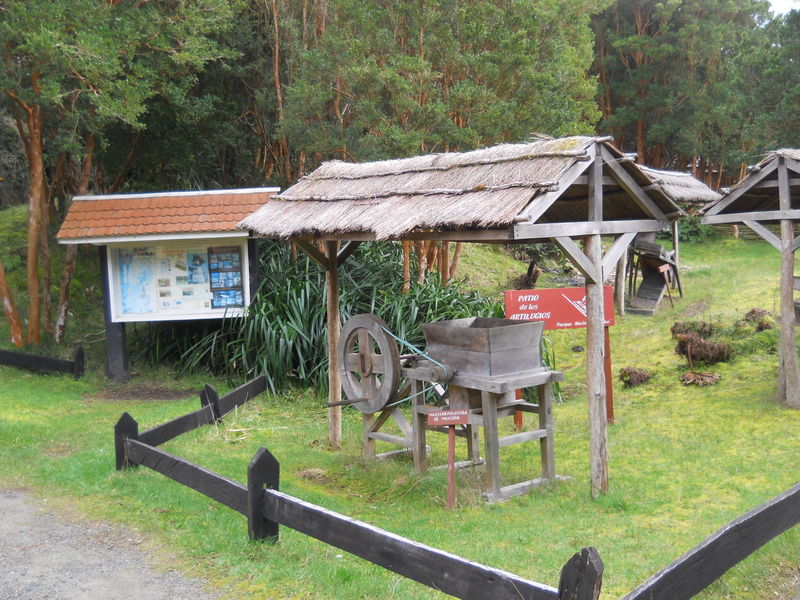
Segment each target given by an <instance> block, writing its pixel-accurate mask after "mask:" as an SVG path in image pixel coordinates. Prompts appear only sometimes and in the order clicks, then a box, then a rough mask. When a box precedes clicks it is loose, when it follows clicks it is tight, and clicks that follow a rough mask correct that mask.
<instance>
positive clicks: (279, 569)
mask: <svg viewBox="0 0 800 600" xmlns="http://www.w3.org/2000/svg"><path fill="white" fill-rule="evenodd" d="M682 256H683V262H684V269H683V272H682V277H683V284H684V290H685V297H684V298H683V299H680V300H678V301H676V306H675V308H674V309H670V308H669V305H668V303H667V304H666V306H664V307H663V308H662V310H661V312H660V313H659V314H658V315H656V316H655V317H641V316H632V315H628V316H625V317H623V318H618V320H617V324H616V325H615V326H614V327H613V328H612V330H611V338H612V360H613V365H614V372H615V373H617V372H618V371H619V369H620V368H621V367H623V366H636V367H644V368H647V369H649V370H651V371H652V372H653V375H654V376H653V379H652V380H651V381H650V382H648V383H647V384H645V385H644V386H641V387H638V388H634V389H630V390H627V389H624V388H623V387H622V386H621V384H620V383H619V382H618V381H615V382H614V388H615V389H614V391H615V409H616V410H615V412H616V416H617V423H616V424H615V425H614V426H612V427H610V429H609V448H610V474H611V478H610V486H611V491H610V493H609V494H608V495H607V496H605V497H603V498H601V499H600V500H597V501H592V500H591V499H590V497H589V481H588V479H589V477H588V463H589V458H588V427H587V408H586V395H585V384H584V382H585V353H584V352H583V351H580V350H573V349H574V348H576V347H577V346H582V345H585V338H584V331H583V330H574V331H566V332H554V333H551V335H550V338H551V341H552V342H553V344H554V346H555V348H556V352H557V357H558V361H559V365H558V368H559V369H561V370H564V371H565V376H566V381H565V383H564V385H563V393H564V398H565V400H564V402H562V403H558V404H557V405H556V406H555V423H556V437H555V440H556V467H557V471H558V473H559V474H561V475H565V476H567V477H568V478H569V479H567V480H566V481H561V482H558V483H555V484H552V485H550V486H548V487H546V488H544V489H541V490H537V491H534V492H532V493H530V494H528V495H526V496H522V497H519V498H515V499H512V500H510V501H508V502H505V503H502V504H496V505H490V506H487V505H483V504H482V503H481V502H480V501H479V486H480V474H479V473H473V472H470V471H461V472H459V476H458V486H459V489H458V502H459V508H458V510H456V511H454V512H451V511H448V510H446V509H445V507H444V503H445V496H446V489H445V488H446V482H445V477H446V474H445V473H444V472H431V473H427V474H425V475H417V474H415V473H414V472H413V469H412V465H411V462H410V460H408V459H396V460H388V461H378V462H367V461H364V460H362V459H361V458H360V445H359V440H360V427H361V419H360V413H358V412H357V411H355V410H353V409H347V410H345V412H344V439H345V447H344V449H343V450H342V451H340V452H333V451H330V450H328V449H327V447H326V443H325V439H326V435H327V425H326V417H325V409H324V401H325V400H324V399H323V398H320V397H319V395H318V393H317V392H316V391H315V390H308V389H295V390H289V391H287V392H284V393H282V394H280V395H274V396H273V395H264V396H261V397H260V398H259V399H257V400H256V401H253V402H251V403H250V404H249V405H247V406H245V407H244V408H242V409H240V410H239V411H238V412H237V413H236V414H235V415H233V416H232V417H231V418H229V419H227V420H226V422H225V423H224V424H221V425H218V426H212V427H205V428H201V429H199V430H196V431H194V432H192V433H189V434H186V435H184V436H182V437H181V438H178V439H177V440H174V441H172V442H170V443H168V444H167V445H166V446H165V449H166V450H167V451H168V452H172V453H174V454H177V455H179V456H182V457H185V458H187V459H189V460H192V461H194V462H196V463H199V464H201V465H202V466H204V467H206V468H208V469H210V470H213V471H216V472H219V473H221V474H223V475H226V476H228V477H230V478H233V479H235V480H237V481H240V482H245V481H246V468H247V464H248V462H249V461H250V459H251V458H252V456H253V454H254V453H255V452H256V450H257V449H258V448H259V447H260V446H266V447H268V448H269V449H270V451H271V452H272V453H273V454H274V455H275V456H276V457H277V458H278V460H279V461H280V462H281V468H282V471H281V486H282V489H283V490H284V491H286V492H288V493H290V494H293V495H295V496H298V497H300V498H302V499H304V500H308V501H310V502H314V503H317V504H321V505H323V506H325V507H327V508H330V509H332V510H336V511H339V512H341V513H344V514H346V515H350V516H352V517H355V518H358V519H362V520H365V521H368V522H370V523H373V524H375V525H377V526H379V527H382V528H385V529H388V530H390V531H392V532H395V533H397V534H400V535H404V536H406V537H409V538H412V539H415V540H419V541H421V542H424V543H427V544H429V545H432V546H435V547H438V548H442V549H444V550H448V551H451V552H454V553H456V554H459V555H462V556H465V557H467V558H470V559H473V560H476V561H479V562H483V563H485V564H487V565H491V566H494V567H498V568H502V569H505V570H508V571H512V572H514V573H517V574H519V575H522V576H524V577H527V578H529V579H533V580H536V581H540V582H543V583H547V584H549V585H557V584H558V576H559V570H560V568H561V566H562V565H563V563H564V562H566V560H567V559H568V558H569V557H570V556H571V555H572V554H573V553H574V552H577V551H579V550H580V549H581V548H582V547H585V546H595V547H596V548H597V549H598V550H599V552H600V555H601V556H602V558H603V560H604V562H605V565H606V572H605V577H604V584H603V590H604V593H603V597H604V598H614V597H619V596H621V595H623V594H625V593H627V592H629V591H630V590H631V589H632V588H633V587H635V586H636V585H638V584H639V583H641V582H642V581H644V580H645V579H646V578H647V577H649V576H650V575H651V574H652V573H654V572H655V571H657V570H658V569H660V568H661V567H663V566H665V565H666V564H668V563H669V562H671V561H672V560H674V559H675V558H677V557H678V556H679V555H680V554H682V553H683V552H685V551H686V550H688V549H690V548H692V547H693V546H694V545H695V544H697V543H698V542H700V541H701V540H702V539H704V538H705V537H707V536H708V535H709V534H711V533H713V532H714V531H715V530H716V529H718V528H719V527H720V526H722V525H723V524H725V523H726V522H728V521H730V520H732V519H733V518H735V517H737V516H739V515H740V514H742V513H744V512H745V511H747V510H749V509H751V508H753V507H755V506H757V505H759V504H761V503H762V502H764V501H766V500H768V499H770V498H772V497H774V496H776V495H778V494H779V493H781V492H783V491H785V490H786V489H788V488H789V487H791V486H792V485H794V484H795V483H796V482H797V481H798V479H800V478H799V477H798V468H797V465H798V460H797V456H798V450H799V449H800V443H799V442H798V435H799V434H800V412H797V411H789V410H786V409H783V408H781V407H780V406H778V405H777V404H776V403H775V402H774V399H773V396H774V390H775V383H776V379H777V357H776V356H775V355H774V354H770V353H767V352H766V351H764V350H758V349H756V350H755V351H754V352H752V353H750V354H747V355H745V356H739V357H737V358H735V359H734V360H733V361H732V362H730V363H727V364H721V365H715V366H714V367H712V368H710V369H709V370H713V371H714V372H716V373H718V374H719V375H721V377H722V379H721V381H720V382H719V384H717V385H716V386H712V387H706V388H696V387H684V386H683V385H682V384H681V383H680V381H679V379H678V378H679V376H680V374H681V373H683V372H684V371H686V370H687V366H686V363H685V361H684V360H683V358H682V357H679V356H677V355H676V354H674V352H673V348H674V345H675V342H674V340H672V339H671V337H670V333H669V328H670V326H671V325H672V324H673V323H674V322H675V321H676V320H699V319H702V320H706V321H714V322H719V323H723V324H727V325H730V324H732V323H733V322H734V321H736V320H737V319H740V318H742V316H743V315H744V313H745V312H747V311H748V310H749V309H751V308H753V307H761V308H765V309H767V310H770V311H771V312H772V313H773V314H777V313H778V272H779V256H778V253H777V252H776V251H774V250H773V249H772V248H771V247H770V246H768V245H767V244H766V243H761V242H748V241H735V240H721V241H714V242H710V243H708V244H705V245H702V246H700V245H690V244H687V245H685V246H683V247H682ZM101 370H102V368H101V365H100V364H99V361H97V360H96V361H95V362H94V363H91V364H90V372H89V374H88V375H87V377H85V378H84V379H82V380H80V381H74V380H72V379H70V378H68V377H58V376H40V375H32V374H28V373H24V372H19V371H16V370H12V369H9V368H5V367H0V390H2V391H0V463H2V465H3V467H4V468H3V470H2V474H1V475H0V483H2V484H3V485H6V486H25V487H27V488H30V489H32V490H34V491H35V492H36V493H38V494H40V495H41V496H42V497H45V498H47V499H48V503H49V505H50V506H55V507H58V506H59V505H60V503H62V502H63V503H66V504H70V505H72V506H78V507H79V509H80V510H82V511H83V512H84V513H85V514H86V515H88V516H90V517H94V518H103V519H109V520H112V521H115V522H119V523H122V524H124V525H126V526H128V527H131V528H133V529H135V530H138V531H140V532H141V533H142V534H145V537H146V539H149V540H152V543H154V544H160V545H162V546H166V547H168V548H169V549H170V551H171V552H172V553H173V554H174V557H175V558H174V560H176V561H177V562H178V564H179V566H180V567H181V568H183V569H184V570H186V571H187V572H188V573H190V574H194V575H200V576H204V577H207V578H209V579H211V580H212V581H213V582H214V583H215V584H217V585H219V586H220V589H221V590H223V593H224V594H225V595H226V597H230V598H245V597H246V598H250V597H254V598H275V599H312V598H313V599H342V598H377V597H381V598H402V599H407V598H410V599H416V598H436V597H443V596H442V595H441V594H438V593H437V592H434V591H432V590H430V589H429V588H426V587H424V586H421V585H419V584H416V583H413V582H410V581H408V580H405V579H403V578H401V577H399V576H395V575H394V574H392V573H390V572H388V571H384V570H383V569H380V568H378V567H375V566H373V565H371V564H369V563H366V562H364V561H362V560H361V559H358V558H356V557H353V556H351V555H348V554H346V553H343V552H341V551H339V550H337V549H336V548H332V547H329V546H325V545H324V544H322V543H320V542H317V541H315V540H312V539H310V538H307V537H304V536H303V535H301V534H298V533H295V532H292V531H290V530H287V529H282V531H281V541H280V543H279V544H277V545H270V544H266V543H255V542H251V541H249V540H248V538H247V523H246V520H245V519H244V518H243V517H242V516H241V515H239V514H238V513H234V512H233V511H230V510H228V509H226V508H223V507H221V506H220V505H216V504H215V503H213V502H212V501H210V500H208V499H206V498H205V497H204V496H201V495H199V494H197V493H195V492H192V491H190V490H188V489H186V488H183V487H181V486H179V485H178V484H175V483H173V482H172V481H170V480H167V479H166V478H164V477H163V476H161V475H158V474H156V473H153V472H150V471H148V470H146V469H141V468H140V469H134V470H131V471H127V472H119V473H118V472H116V471H114V456H113V426H114V423H115V422H116V420H117V419H118V418H119V416H120V415H121V413H122V412H123V411H128V412H129V413H130V414H131V415H133V417H134V418H136V419H137V421H138V422H139V426H140V430H142V429H146V428H149V427H152V426H154V425H157V424H159V423H161V422H163V421H165V420H167V419H170V418H173V417H175V416H178V415H180V414H183V413H185V412H188V411H189V410H194V409H195V408H197V407H198V406H199V400H198V399H197V392H198V391H199V390H200V388H201V387H202V384H203V382H206V381H208V382H211V383H213V384H214V385H216V386H217V387H218V388H219V389H220V390H221V391H225V390H227V389H229V387H230V386H229V385H228V384H227V383H226V382H224V381H219V380H214V379H213V378H211V377H209V376H203V375H197V376H193V377H190V378H184V379H181V380H179V381H176V380H174V379H173V378H172V376H171V374H170V373H169V372H166V371H155V372H151V371H148V370H146V369H142V368H139V370H138V373H137V374H136V376H135V377H134V380H133V381H132V382H131V383H129V384H125V385H115V384H110V383H108V382H106V381H105V380H104V379H103V378H102V376H101V373H100V372H101ZM154 385H156V386H159V387H167V388H170V389H171V390H172V391H174V392H175V395H177V396H179V399H177V400H176V399H163V398H164V397H165V396H168V395H170V396H171V395H172V394H168V393H167V392H165V391H159V390H157V389H156V390H154V389H153V388H152V386H154ZM147 386H151V387H147ZM126 396H130V397H131V398H133V399H126ZM509 425H510V424H507V423H504V424H503V426H504V427H509ZM429 440H430V442H431V443H432V445H433V458H432V463H434V464H435V463H437V462H443V461H444V454H445V450H444V448H445V442H446V437H445V436H436V435H435V434H431V435H430V436H429ZM526 446H527V447H526ZM462 452H463V449H462ZM501 461H502V463H503V470H504V475H505V476H506V477H508V478H509V479H512V480H516V479H522V478H528V477H530V476H532V474H533V473H535V471H536V470H537V469H538V449H537V448H536V447H535V445H533V444H531V445H522V446H517V447H513V448H508V449H504V450H503V452H502V453H501ZM799 556H800V528H795V529H794V530H792V531H790V532H788V533H786V534H784V535H783V536H781V537H779V538H778V539H776V540H774V541H773V542H771V543H770V544H768V545H767V546H766V547H765V548H764V549H762V550H761V551H759V552H757V553H756V554H755V555H753V556H751V557H750V558H748V559H747V560H746V561H744V562H743V563H741V564H740V565H739V566H737V567H736V568H734V569H733V570H732V571H730V572H729V573H728V574H727V575H726V576H725V577H724V578H723V579H722V580H721V581H719V582H717V583H716V584H714V585H713V586H712V587H711V588H710V589H709V590H707V591H706V592H705V593H704V594H703V596H702V597H703V598H715V599H722V598H736V599H739V598H742V599H748V598H775V597H780V594H781V593H782V590H784V589H788V586H789V584H790V582H789V579H788V574H789V572H790V571H792V570H793V571H794V573H797V569H798V567H799V566H800V559H798V557H799ZM165 566H166V565H165ZM776 594H777V596H776Z"/></svg>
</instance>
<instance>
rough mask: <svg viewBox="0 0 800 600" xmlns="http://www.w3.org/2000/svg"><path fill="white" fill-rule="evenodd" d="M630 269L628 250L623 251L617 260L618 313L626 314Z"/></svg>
mask: <svg viewBox="0 0 800 600" xmlns="http://www.w3.org/2000/svg"><path fill="white" fill-rule="evenodd" d="M627 270H628V251H627V250H626V251H625V252H623V253H622V256H620V257H619V261H618V262H617V272H616V275H615V277H614V302H615V304H616V305H617V314H618V315H620V316H623V315H624V314H625V273H626V271H627Z"/></svg>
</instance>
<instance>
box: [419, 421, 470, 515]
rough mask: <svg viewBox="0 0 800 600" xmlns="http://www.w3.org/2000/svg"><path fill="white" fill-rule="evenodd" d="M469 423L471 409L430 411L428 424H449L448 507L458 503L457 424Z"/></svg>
mask: <svg viewBox="0 0 800 600" xmlns="http://www.w3.org/2000/svg"><path fill="white" fill-rule="evenodd" d="M468 423H469V410H467V409H458V410H439V411H436V412H432V413H428V425H430V426H443V425H444V426H447V508H448V509H450V510H452V509H453V508H454V507H455V504H456V425H466V424H468Z"/></svg>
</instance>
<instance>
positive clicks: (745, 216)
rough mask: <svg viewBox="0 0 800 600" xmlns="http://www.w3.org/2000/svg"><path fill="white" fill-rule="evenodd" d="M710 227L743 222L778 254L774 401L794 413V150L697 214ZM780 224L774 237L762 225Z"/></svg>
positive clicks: (799, 376) (767, 160) (798, 242)
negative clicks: (778, 336) (777, 356)
mask: <svg viewBox="0 0 800 600" xmlns="http://www.w3.org/2000/svg"><path fill="white" fill-rule="evenodd" d="M703 213H704V216H703V222H704V223H707V224H710V225H719V224H725V223H744V224H745V225H747V226H748V227H749V228H750V229H752V230H753V231H755V232H756V233H757V234H758V235H760V236H761V237H762V238H763V239H764V240H766V241H767V242H769V243H770V244H771V245H772V246H773V247H774V248H775V249H776V250H778V251H779V252H780V253H781V343H780V357H781V360H780V373H779V376H778V397H779V398H780V400H781V401H782V402H783V403H784V404H785V405H786V406H788V407H790V408H797V409H800V367H799V366H798V364H797V346H796V341H795V329H796V323H795V321H796V318H795V308H794V253H795V251H796V250H797V248H798V247H800V236H797V237H795V232H794V225H795V222H796V221H798V220H800V150H798V149H794V148H782V149H779V150H774V151H773V152H770V153H768V154H767V155H766V156H765V157H764V159H763V160H762V161H761V162H760V163H758V164H757V165H755V166H754V167H752V168H751V169H750V173H749V174H748V175H747V176H746V177H744V178H743V179H742V180H741V181H739V182H738V183H737V184H736V185H735V186H733V187H732V188H731V189H730V191H728V193H727V194H725V195H724V196H723V197H722V198H720V199H719V200H718V201H716V202H714V203H713V204H710V205H709V206H707V207H706V208H705V209H704V210H703ZM776 223H780V235H776V233H775V232H774V231H773V229H774V227H773V228H772V229H770V228H769V227H767V225H774V224H776Z"/></svg>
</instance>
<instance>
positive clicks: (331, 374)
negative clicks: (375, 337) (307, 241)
mask: <svg viewBox="0 0 800 600" xmlns="http://www.w3.org/2000/svg"><path fill="white" fill-rule="evenodd" d="M325 246H326V248H327V254H328V265H329V268H328V269H326V270H325V283H326V286H327V306H326V312H327V317H328V403H329V404H332V405H333V406H331V407H330V408H328V443H329V444H330V446H331V448H336V449H339V448H341V447H342V407H341V404H340V403H341V401H342V381H341V374H340V373H339V333H340V332H341V328H342V324H341V316H340V314H339V265H338V262H337V260H336V257H337V255H338V254H339V242H331V241H328V242H325Z"/></svg>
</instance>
